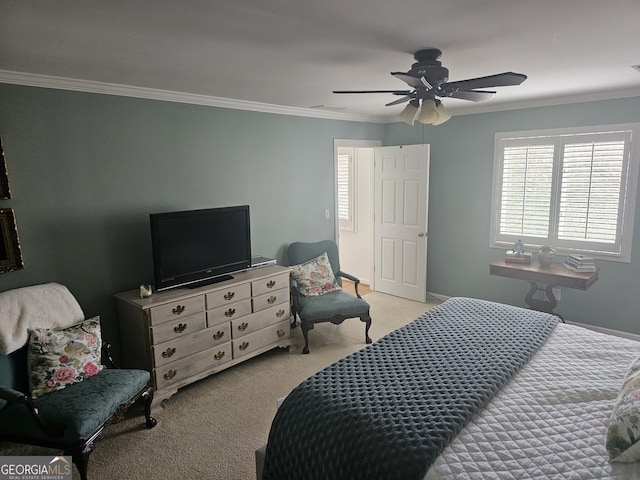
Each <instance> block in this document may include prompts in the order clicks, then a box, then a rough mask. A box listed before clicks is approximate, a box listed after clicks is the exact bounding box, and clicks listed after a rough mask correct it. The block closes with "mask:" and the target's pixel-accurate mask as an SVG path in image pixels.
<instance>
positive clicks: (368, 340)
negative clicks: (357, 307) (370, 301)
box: [360, 313, 372, 343]
mask: <svg viewBox="0 0 640 480" xmlns="http://www.w3.org/2000/svg"><path fill="white" fill-rule="evenodd" d="M360 320H362V321H363V322H364V323H365V328H364V341H365V343H371V342H372V340H371V337H370V336H369V329H370V328H371V315H369V314H368V313H367V314H366V315H362V316H361V317H360Z"/></svg>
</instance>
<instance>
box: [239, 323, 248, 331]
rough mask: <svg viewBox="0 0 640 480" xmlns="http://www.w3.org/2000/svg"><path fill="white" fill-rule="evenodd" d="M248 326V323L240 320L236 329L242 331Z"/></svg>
mask: <svg viewBox="0 0 640 480" xmlns="http://www.w3.org/2000/svg"><path fill="white" fill-rule="evenodd" d="M248 326H249V324H248V323H247V322H242V323H241V324H240V325H238V330H240V331H241V332H244V331H245V330H246V329H247V327H248Z"/></svg>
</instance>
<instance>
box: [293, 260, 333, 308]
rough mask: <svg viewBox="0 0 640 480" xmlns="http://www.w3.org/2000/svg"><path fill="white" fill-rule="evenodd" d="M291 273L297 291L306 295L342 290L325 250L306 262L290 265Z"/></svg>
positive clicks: (313, 295)
mask: <svg viewBox="0 0 640 480" xmlns="http://www.w3.org/2000/svg"><path fill="white" fill-rule="evenodd" d="M291 275H293V278H294V280H295V281H296V282H297V283H298V291H299V292H300V294H301V295H304V296H306V297H316V296H318V295H324V294H325V293H329V292H335V291H337V290H342V288H340V285H338V282H337V281H336V277H335V275H334V274H333V270H332V269H331V263H330V262H329V257H328V256H327V252H324V253H323V254H322V255H320V256H319V257H316V258H314V259H312V260H309V261H308V262H304V263H301V264H300V265H294V266H292V267H291Z"/></svg>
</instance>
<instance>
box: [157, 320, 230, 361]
mask: <svg viewBox="0 0 640 480" xmlns="http://www.w3.org/2000/svg"><path fill="white" fill-rule="evenodd" d="M229 329H230V326H229V324H228V323H227V324H226V325H220V326H218V327H214V328H207V329H204V330H200V331H197V332H193V333H190V334H188V335H185V336H183V337H180V338H177V339H174V340H169V341H168V342H164V343H161V344H158V345H154V346H152V347H151V351H152V355H153V361H154V365H155V366H156V367H159V366H161V365H166V364H167V363H171V362H174V361H176V360H180V359H182V358H184V357H188V356H189V355H192V354H194V353H197V352H201V351H202V350H206V349H208V348H212V347H215V346H216V345H219V344H221V343H224V342H228V341H229V340H230V339H231V337H230V335H229Z"/></svg>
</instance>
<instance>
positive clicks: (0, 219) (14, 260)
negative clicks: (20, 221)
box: [0, 208, 24, 273]
mask: <svg viewBox="0 0 640 480" xmlns="http://www.w3.org/2000/svg"><path fill="white" fill-rule="evenodd" d="M23 267H24V262H23V260H22V252H21V250H20V241H19V240H18V228H17V227H16V217H15V215H14V213H13V208H0V273H5V272H13V271H14V270H20V269H21V268H23Z"/></svg>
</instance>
